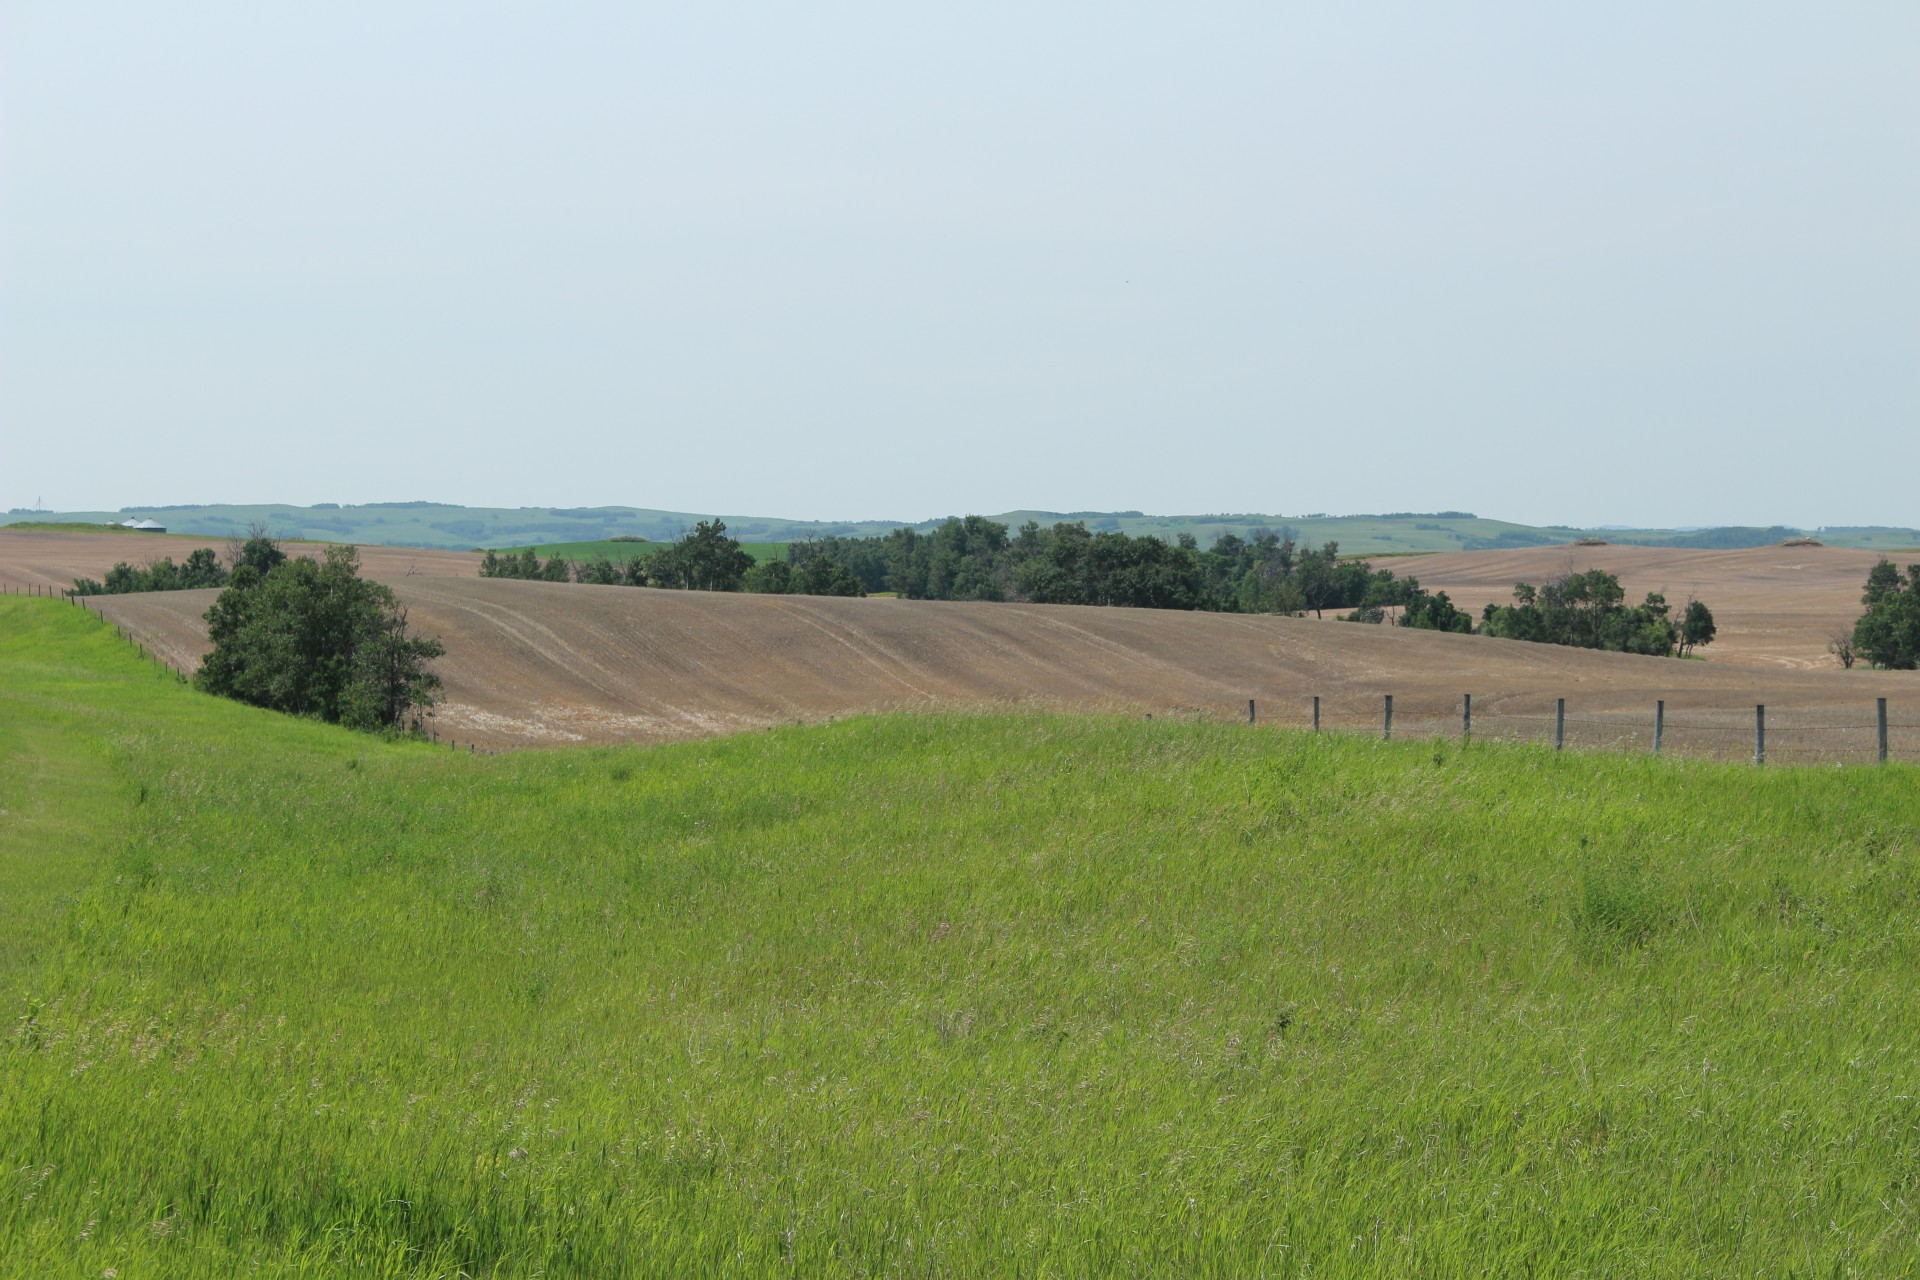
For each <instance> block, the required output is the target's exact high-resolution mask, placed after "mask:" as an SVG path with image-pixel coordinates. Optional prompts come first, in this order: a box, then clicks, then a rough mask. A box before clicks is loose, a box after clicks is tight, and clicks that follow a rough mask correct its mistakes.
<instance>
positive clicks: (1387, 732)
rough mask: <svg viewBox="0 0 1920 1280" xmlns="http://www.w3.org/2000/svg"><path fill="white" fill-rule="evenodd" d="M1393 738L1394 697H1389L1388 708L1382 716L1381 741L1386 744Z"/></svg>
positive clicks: (1389, 695) (1390, 695)
mask: <svg viewBox="0 0 1920 1280" xmlns="http://www.w3.org/2000/svg"><path fill="white" fill-rule="evenodd" d="M1392 737H1393V695H1392V694H1388V695H1387V703H1386V708H1385V710H1383V711H1382V712H1381V714H1380V740H1381V741H1382V742H1386V741H1389V740H1391V739H1392Z"/></svg>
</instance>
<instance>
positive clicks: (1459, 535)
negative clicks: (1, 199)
mask: <svg viewBox="0 0 1920 1280" xmlns="http://www.w3.org/2000/svg"><path fill="white" fill-rule="evenodd" d="M713 514H714V513H712V512H699V513H696V512H688V511H661V510H654V509H651V508H645V507H619V506H615V507H463V506H458V505H455V504H452V503H443V502H369V503H361V504H358V505H355V504H351V503H349V504H344V505H343V504H334V503H322V504H320V505H317V506H311V507H296V506H286V505H280V504H273V503H265V504H257V505H207V506H196V505H184V506H160V507H124V508H122V509H121V510H120V511H117V512H107V511H72V512H52V511H26V510H22V509H18V508H16V509H15V510H13V511H11V512H9V513H8V516H7V519H8V520H9V521H14V522H32V523H34V524H36V525H44V524H47V523H75V522H79V523H92V524H99V523H102V522H113V521H120V520H127V519H135V518H143V519H153V520H157V521H159V522H160V523H161V524H164V525H165V526H166V527H167V528H168V530H169V531H170V532H173V533H185V534H192V535H194V536H196V537H203V538H207V537H211V538H230V537H236V536H242V535H244V534H245V533H246V531H247V529H248V527H249V526H251V525H255V524H263V525H266V526H267V527H268V528H270V529H271V530H272V531H273V532H274V533H275V534H276V535H277V536H279V537H282V538H310V539H315V540H319V541H333V542H357V543H377V544H382V545H387V546H411V547H432V548H442V549H457V550H463V551H464V550H470V549H473V548H476V547H478V548H485V549H500V548H508V547H512V548H518V547H522V546H540V547H546V546H552V545H574V544H581V543H595V542H604V541H607V540H609V539H612V538H618V537H629V538H631V537H640V538H647V539H651V540H653V541H670V540H672V539H674V538H677V537H679V536H680V535H681V534H682V533H684V532H685V531H686V530H688V529H689V528H691V527H692V526H693V524H694V522H695V521H696V520H704V519H709V518H711V517H712V516H713ZM720 518H721V519H723V520H724V521H726V524H727V531H728V532H729V533H730V534H732V535H733V536H734V537H736V538H739V539H741V540H742V541H744V542H750V543H770V542H791V541H794V540H797V539H802V538H808V537H825V536H836V537H871V536H874V535H879V534H885V533H888V532H890V531H892V530H894V529H898V528H901V527H908V528H913V529H918V530H921V531H926V530H929V529H932V528H934V527H935V526H937V525H938V524H940V523H941V520H942V519H945V518H946V517H941V518H939V519H931V520H920V521H907V520H864V519H863V520H849V521H828V520H792V519H785V518H781V517H775V516H755V515H723V516H721V517H720ZM988 518H989V519H992V520H997V521H1000V522H1002V523H1005V524H1007V525H1009V526H1012V527H1018V526H1019V525H1021V524H1023V523H1025V522H1026V521H1028V520H1034V521H1037V522H1039V523H1040V524H1042V525H1049V524H1053V523H1056V522H1059V521H1083V522H1085V524H1086V525H1087V527H1088V528H1090V529H1093V530H1095V531H1096V532H1104V531H1110V530H1111V531H1118V532H1122V533H1128V534H1133V535H1141V534H1150V535H1152V536H1154V537H1159V538H1164V539H1167V540H1169V541H1171V540H1172V539H1174V538H1176V537H1178V536H1180V535H1181V534H1187V535H1191V536H1192V537H1194V538H1196V539H1197V540H1198V541H1199V542H1200V544H1201V545H1202V546H1210V545H1212V543H1213V541H1214V540H1215V539H1216V538H1219V537H1221V536H1222V535H1225V534H1232V535H1234V536H1236V537H1240V538H1252V537H1254V536H1255V535H1256V534H1259V533H1263V532H1273V533H1277V534H1283V535H1284V534H1291V535H1292V536H1293V537H1294V538H1295V539H1296V540H1297V541H1300V542H1303V543H1311V544H1314V545H1321V544H1324V543H1327V542H1333V541H1337V542H1338V543H1339V544H1340V547H1341V550H1342V551H1344V552H1346V553H1348V554H1354V555H1393V554H1412V553H1422V552H1434V551H1485V550H1496V549H1514V548H1521V547H1537V546H1550V545H1554V544H1558V543H1567V542H1573V541H1575V540H1577V539H1580V538H1602V539H1605V540H1607V541H1609V542H1625V543H1637V544H1642V545H1648V546H1674V547H1701V548H1723V549H1724V548H1737V547H1755V546H1769V545H1772V544H1775V543H1778V542H1781V541H1783V540H1785V539H1787V538H1792V537H1800V536H1807V535H1809V534H1811V536H1815V537H1817V538H1819V539H1820V540H1821V541H1822V542H1825V543H1826V544H1828V545H1830V546H1848V547H1864V548H1871V549H1875V550H1890V549H1895V548H1910V547H1920V530H1915V529H1904V528H1883V527H1878V526H1873V527H1867V526H1860V527H1851V528H1845V529H1827V530H1799V529H1791V528H1787V527H1785V526H1780V525H1775V526H1771V527H1767V528H1744V527H1742V528H1718V529H1606V530H1593V529H1576V528H1572V527H1570V526H1544V525H1528V524H1516V523H1513V522H1511V521H1506V520H1493V519H1484V518H1482V517H1480V516H1477V515H1474V514H1473V513H1471V512H1464V511H1442V512H1426V513H1422V512H1400V513H1388V514H1385V515H1327V514H1311V515H1293V516H1285V515H1260V514H1256V513H1240V514H1233V513H1217V514H1210V515H1174V516H1158V515H1148V514H1146V513H1144V512H1140V511H1039V510H1033V511H1007V512H1001V513H1000V514H998V515H994V516H990V517H988Z"/></svg>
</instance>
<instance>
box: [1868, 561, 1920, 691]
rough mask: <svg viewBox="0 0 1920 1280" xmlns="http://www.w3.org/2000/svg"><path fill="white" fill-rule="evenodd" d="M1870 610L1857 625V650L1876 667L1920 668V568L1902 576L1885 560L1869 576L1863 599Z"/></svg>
mask: <svg viewBox="0 0 1920 1280" xmlns="http://www.w3.org/2000/svg"><path fill="white" fill-rule="evenodd" d="M1860 603H1861V604H1863V605H1865V606H1866V607H1867V609H1866V612H1865V613H1863V614H1861V615H1860V618H1859V620H1858V621H1857V622H1855V623H1854V624H1853V650H1854V652H1855V653H1857V654H1858V655H1859V656H1860V657H1863V658H1865V659H1866V660H1867V661H1868V662H1869V663H1870V664H1872V665H1873V666H1876V667H1885V668H1888V669H1890V670H1895V671H1912V670H1914V669H1915V668H1916V667H1920V564H1910V565H1908V566H1907V571H1906V572H1905V573H1901V572H1900V570H1899V569H1897V568H1895V567H1894V564H1893V562H1892V561H1891V560H1882V561H1880V562H1879V563H1878V564H1876V565H1874V566H1873V568H1872V569H1871V570H1869V571H1868V573H1867V589H1866V592H1865V594H1863V595H1862V596H1861V597H1860Z"/></svg>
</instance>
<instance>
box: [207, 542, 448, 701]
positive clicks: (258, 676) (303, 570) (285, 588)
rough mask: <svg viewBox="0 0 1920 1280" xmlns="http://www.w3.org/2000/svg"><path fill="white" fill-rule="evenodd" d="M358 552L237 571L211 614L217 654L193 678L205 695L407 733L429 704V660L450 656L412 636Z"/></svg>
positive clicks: (433, 688) (338, 550)
mask: <svg viewBox="0 0 1920 1280" xmlns="http://www.w3.org/2000/svg"><path fill="white" fill-rule="evenodd" d="M359 568H360V561H359V553H358V552H357V551H356V550H355V549H354V548H353V547H350V546H332V547H328V548H327V550H326V554H325V558H324V559H323V560H320V561H314V560H310V559H307V558H305V557H296V558H293V559H284V558H283V559H282V560H281V561H280V562H279V563H278V564H275V565H274V566H273V567H272V568H271V569H270V570H269V571H268V572H266V573H264V574H262V573H261V572H260V571H259V570H257V569H256V568H254V567H253V565H252V564H242V565H240V566H239V567H238V568H236V569H235V570H234V571H233V575H232V578H231V579H230V580H229V582H228V585H227V589H226V590H225V591H222V592H221V593H220V596H219V598H218V599H217V600H215V601H214V602H213V607H212V608H211V609H209V610H207V613H206V620H207V624H208V634H209V636H210V638H211V639H212V640H213V650H212V651H211V652H210V653H208V654H207V656H206V659H205V660H204V661H203V662H202V663H201V664H200V669H199V671H198V672H197V673H195V675H194V683H195V684H196V685H197V686H198V687H200V688H201V689H204V690H206V691H207V692H209V693H216V694H220V695H222V696H225V697H229V698H236V699H238V700H240V701H242V702H250V703H252V704H254V705H255V706H260V707H268V708H271V709H272V710H275V711H285V712H288V713H289V714H292V715H302V716H314V717H317V718H318V719H322V720H327V721H330V722H333V723H337V724H344V725H347V726H349V727H350V728H356V729H398V728H405V727H407V721H408V718H409V717H410V716H411V715H412V714H413V713H414V712H415V711H416V710H417V709H424V708H426V707H429V706H432V705H433V701H434V696H435V694H436V692H437V691H438V689H439V687H440V680H439V678H438V677H437V676H435V675H433V674H432V673H431V672H430V671H428V670H427V665H426V664H427V663H428V662H430V661H431V660H433V659H434V658H438V657H440V656H441V655H442V654H443V653H444V652H445V649H444V648H443V647H442V646H441V644H440V642H439V641H438V640H433V639H423V638H421V637H418V636H415V635H413V634H412V633H411V632H410V631H409V629H408V627H407V611H406V609H405V608H403V607H402V606H401V605H400V603H399V601H398V600H397V599H396V598H395V596H394V594H393V591H392V590H391V589H390V588H388V587H386V586H385V585H383V584H381V583H378V582H369V581H366V580H365V579H362V578H361V577H360V576H359Z"/></svg>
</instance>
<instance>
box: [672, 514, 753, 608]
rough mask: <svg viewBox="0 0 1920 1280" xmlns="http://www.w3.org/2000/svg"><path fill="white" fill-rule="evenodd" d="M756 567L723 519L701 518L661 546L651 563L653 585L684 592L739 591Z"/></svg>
mask: <svg viewBox="0 0 1920 1280" xmlns="http://www.w3.org/2000/svg"><path fill="white" fill-rule="evenodd" d="M751 568H753V557H752V556H750V555H748V554H747V552H746V550H745V548H743V547H741V545H740V542H739V540H738V539H736V538H729V537H728V536H727V525H726V521H724V520H718V519H715V520H701V521H699V522H698V523H696V524H695V525H694V526H693V528H692V529H691V530H689V531H688V532H687V533H686V534H685V535H684V536H682V537H681V539H680V540H679V541H678V542H675V543H671V544H669V545H668V546H665V547H662V548H661V549H660V551H659V552H658V553H657V554H656V555H655V556H654V557H653V562H652V564H651V565H649V566H648V572H649V574H650V575H651V577H652V580H653V585H655V586H658V587H678V588H680V589H682V590H685V591H738V590H740V588H741V585H742V583H743V581H744V580H745V578H746V576H747V570H749V569H751Z"/></svg>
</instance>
